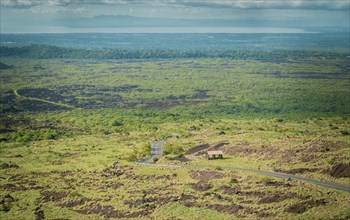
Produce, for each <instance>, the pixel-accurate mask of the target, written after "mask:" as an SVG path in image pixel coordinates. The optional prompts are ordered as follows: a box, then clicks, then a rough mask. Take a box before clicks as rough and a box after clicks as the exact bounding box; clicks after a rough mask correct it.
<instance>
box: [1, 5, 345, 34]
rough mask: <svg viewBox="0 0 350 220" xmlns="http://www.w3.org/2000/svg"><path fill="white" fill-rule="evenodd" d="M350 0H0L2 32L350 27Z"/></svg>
mask: <svg viewBox="0 0 350 220" xmlns="http://www.w3.org/2000/svg"><path fill="white" fill-rule="evenodd" d="M349 1H350V0H328V1H327V0H284V1H283V0H0V6H1V14H0V16H1V21H0V22H1V26H0V32H1V33H87V32H88V33H90V32H109V33H148V32H155V33H171V32H176V33H187V32H195V33H202V32H206V33H236V32H242V33H265V32H267V33H279V32H282V33H304V32H314V31H316V32H317V31H320V30H321V31H329V30H331V31H340V30H342V31H348V30H349V20H350V18H349V10H350V3H349Z"/></svg>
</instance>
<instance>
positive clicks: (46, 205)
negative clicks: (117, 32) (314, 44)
mask: <svg viewBox="0 0 350 220" xmlns="http://www.w3.org/2000/svg"><path fill="white" fill-rule="evenodd" d="M347 61H348V59H347V58H346V57H345V56H344V57H342V56H336V57H333V58H332V57H322V56H319V57H307V58H305V59H302V60H301V59H294V58H293V59H288V60H284V61H278V62H277V61H275V60H272V61H266V60H264V61H262V60H243V59H227V58H222V59H221V58H215V59H213V58H210V59H209V58H198V59H193V58H188V59H159V60H135V59H133V60H97V59H86V60H83V59H79V60H74V59H30V58H19V57H4V56H3V57H2V58H1V62H2V63H3V64H4V65H1V67H2V69H1V74H0V80H1V89H0V90H1V95H0V111H1V124H0V125H1V127H0V131H1V133H0V140H1V142H0V146H1V148H0V155H1V158H0V162H1V163H0V165H1V169H0V187H1V194H0V195H1V198H0V201H1V206H0V209H1V211H0V218H1V219H24V218H27V219H35V218H36V219H44V218H45V219H106V218H125V219H130V218H131V219H132V218H135V219H235V218H237V219H239V218H243V219H256V218H267V219H347V218H349V216H350V211H349V207H350V203H349V201H350V195H349V193H347V192H342V191H336V190H332V189H327V188H323V187H320V186H316V185H313V184H311V183H306V182H301V181H294V180H293V181H287V180H282V179H273V178H268V177H264V176H260V175H257V174H251V173H247V172H240V171H231V170H225V169H222V167H223V166H232V167H243V168H254V169H261V170H270V171H279V172H286V173H292V174H296V175H300V176H305V177H311V178H314V179H318V180H327V181H332V182H338V183H342V184H347V185H349V177H350V175H349V173H348V170H349V169H348V167H349V164H350V155H349V154H350V153H349V146H350V140H349V132H350V131H349V124H350V118H349V112H350V111H349V106H350V96H349V88H350V81H349V77H350V72H349V69H350V68H349V64H348V62H347ZM170 136H173V137H174V138H171V139H168V140H167V141H166V142H165V145H164V157H162V158H161V159H160V160H159V161H158V162H157V164H184V163H186V164H194V165H195V164H201V165H208V166H211V167H212V168H213V169H211V170H206V169H187V168H184V167H183V168H175V167H165V166H164V167H149V166H142V165H137V164H136V163H135V160H138V159H142V158H143V157H147V155H148V151H149V147H150V144H151V143H152V142H153V141H154V140H162V139H166V138H167V137H170ZM198 146H204V147H203V149H204V150H205V149H220V150H223V151H224V157H225V158H224V159H223V160H210V161H208V160H206V159H205V157H204V155H203V151H204V150H202V151H200V150H198V151H196V150H195V149H196V148H198ZM191 149H192V150H191ZM339 167H340V168H339ZM339 169H340V170H339Z"/></svg>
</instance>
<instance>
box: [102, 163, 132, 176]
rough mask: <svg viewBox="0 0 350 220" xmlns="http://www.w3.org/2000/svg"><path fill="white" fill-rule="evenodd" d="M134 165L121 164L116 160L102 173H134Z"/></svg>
mask: <svg viewBox="0 0 350 220" xmlns="http://www.w3.org/2000/svg"><path fill="white" fill-rule="evenodd" d="M132 170H133V167H132V166H129V165H119V162H118V161H115V162H114V163H113V165H112V166H110V167H107V168H105V169H104V170H103V172H102V173H101V176H103V177H112V176H115V177H118V176H121V175H123V174H125V175H130V174H131V173H132V174H133V171H132Z"/></svg>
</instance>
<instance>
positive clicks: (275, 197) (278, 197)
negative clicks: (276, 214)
mask: <svg viewBox="0 0 350 220" xmlns="http://www.w3.org/2000/svg"><path fill="white" fill-rule="evenodd" d="M298 197H299V195H298V194H296V193H291V192H289V193H287V194H283V193H276V194H272V195H267V196H264V197H262V198H261V199H260V200H259V201H258V204H264V203H273V202H281V201H283V200H286V199H292V198H298Z"/></svg>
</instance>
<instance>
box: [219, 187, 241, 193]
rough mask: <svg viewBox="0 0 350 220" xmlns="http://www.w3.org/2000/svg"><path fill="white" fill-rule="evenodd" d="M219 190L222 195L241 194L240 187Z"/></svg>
mask: <svg viewBox="0 0 350 220" xmlns="http://www.w3.org/2000/svg"><path fill="white" fill-rule="evenodd" d="M219 189H220V190H222V191H224V193H225V194H228V195H236V194H239V193H240V192H241V187H239V186H234V187H230V186H221V187H220V188H219Z"/></svg>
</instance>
